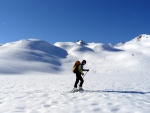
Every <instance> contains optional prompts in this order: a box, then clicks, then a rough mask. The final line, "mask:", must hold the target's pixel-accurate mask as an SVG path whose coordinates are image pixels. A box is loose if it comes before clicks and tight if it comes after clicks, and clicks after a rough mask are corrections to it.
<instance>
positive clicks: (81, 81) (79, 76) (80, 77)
mask: <svg viewBox="0 0 150 113" xmlns="http://www.w3.org/2000/svg"><path fill="white" fill-rule="evenodd" d="M79 81H80V84H79V87H82V85H83V82H84V80H83V78H82V76H81V74H80V73H76V81H75V84H74V87H75V88H77V85H78V83H79Z"/></svg>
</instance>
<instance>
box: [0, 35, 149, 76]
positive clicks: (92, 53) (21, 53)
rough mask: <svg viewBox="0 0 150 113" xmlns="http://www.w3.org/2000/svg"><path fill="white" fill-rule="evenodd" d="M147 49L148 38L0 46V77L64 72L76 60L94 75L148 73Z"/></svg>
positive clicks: (40, 42) (12, 43) (21, 42)
mask: <svg viewBox="0 0 150 113" xmlns="http://www.w3.org/2000/svg"><path fill="white" fill-rule="evenodd" d="M149 47H150V36H149V35H140V36H138V37H136V38H134V39H132V40H131V41H128V42H126V43H120V44H116V45H113V46H111V45H110V44H102V43H94V42H93V43H85V41H83V40H78V41H77V42H76V43H74V42H56V43H55V44H54V45H52V44H49V43H48V42H45V41H42V40H37V39H28V40H20V41H16V42H11V43H6V44H3V45H1V46H0V60H1V64H0V73H1V74H8V73H9V74H11V73H14V74H17V73H25V72H30V71H31V72H34V71H35V72H36V71H38V72H46V73H47V72H48V73H53V72H55V73H56V72H67V71H70V70H71V68H72V65H73V64H74V62H75V61H76V60H83V59H85V60H87V62H88V63H87V67H89V68H90V69H91V70H92V71H93V72H96V73H109V72H110V73H112V72H113V73H118V72H128V73H129V72H130V73H135V72H137V73H139V72H142V73H149V69H148V68H147V67H149V66H150V63H149V61H150V59H149V57H150V52H149ZM68 67H69V68H68ZM132 67H134V68H132ZM143 68H144V70H143ZM61 70H62V71H61ZM70 72H71V71H70Z"/></svg>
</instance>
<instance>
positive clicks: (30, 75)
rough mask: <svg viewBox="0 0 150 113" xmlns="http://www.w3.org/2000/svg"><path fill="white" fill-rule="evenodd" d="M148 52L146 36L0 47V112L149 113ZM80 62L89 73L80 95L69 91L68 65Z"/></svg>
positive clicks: (28, 42)
mask: <svg viewBox="0 0 150 113" xmlns="http://www.w3.org/2000/svg"><path fill="white" fill-rule="evenodd" d="M149 48H150V36H149V35H140V36H138V37H135V38H134V39H132V40H130V41H128V42H125V43H119V44H116V45H112V44H103V43H94V42H93V43H85V41H82V40H79V41H77V42H56V43H55V44H50V43H48V42H45V41H42V40H37V39H28V40H20V41H16V42H11V43H6V44H1V45H0V113H67V112H69V113H149V111H150V99H149V98H150V84H149V83H150V77H149V75H150V70H149V67H150V49H149ZM83 59H85V60H87V64H86V65H85V67H84V68H87V69H90V71H89V72H88V73H87V74H86V75H85V77H84V85H83V89H84V90H85V91H84V92H77V93H70V92H69V91H71V90H72V89H73V87H74V82H75V79H76V76H75V74H74V73H72V67H73V65H74V62H75V61H76V60H80V61H82V60H83ZM10 74H11V75H12V74H13V76H8V75H10ZM18 75H19V76H18Z"/></svg>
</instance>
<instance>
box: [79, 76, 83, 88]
mask: <svg viewBox="0 0 150 113" xmlns="http://www.w3.org/2000/svg"><path fill="white" fill-rule="evenodd" d="M79 80H80V85H79V87H82V85H83V82H84V80H83V78H82V76H81V75H80V76H79Z"/></svg>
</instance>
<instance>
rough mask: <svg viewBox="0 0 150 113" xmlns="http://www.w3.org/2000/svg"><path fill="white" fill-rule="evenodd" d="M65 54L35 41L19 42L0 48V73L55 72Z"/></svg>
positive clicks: (63, 51)
mask: <svg viewBox="0 0 150 113" xmlns="http://www.w3.org/2000/svg"><path fill="white" fill-rule="evenodd" d="M67 54H68V53H67V52H66V51H65V50H63V49H61V48H59V47H56V46H54V45H51V44H49V43H47V42H45V41H41V40H37V39H29V40H20V41H17V42H12V43H7V44H4V45H2V46H1V47H0V60H1V65H0V73H2V74H19V73H26V72H30V71H39V72H51V73H52V72H56V71H58V70H60V68H59V67H60V66H61V59H63V58H65V57H66V56H67Z"/></svg>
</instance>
